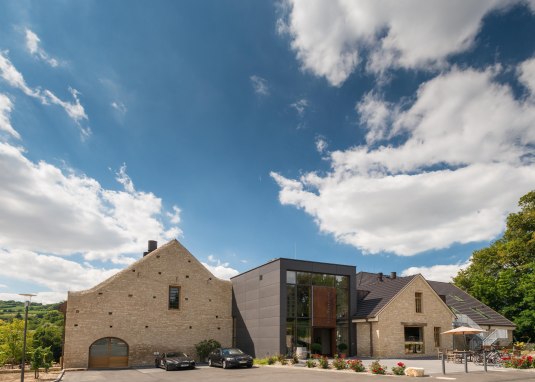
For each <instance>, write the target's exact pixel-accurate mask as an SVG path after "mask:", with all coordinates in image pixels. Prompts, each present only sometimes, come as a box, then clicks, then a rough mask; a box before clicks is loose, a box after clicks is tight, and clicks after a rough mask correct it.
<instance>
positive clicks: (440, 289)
mask: <svg viewBox="0 0 535 382" xmlns="http://www.w3.org/2000/svg"><path fill="white" fill-rule="evenodd" d="M428 283H429V285H431V288H433V289H434V290H435V292H437V294H438V295H441V296H446V304H447V305H448V306H449V307H450V309H451V310H452V311H453V312H454V313H455V314H464V315H467V316H468V317H470V319H472V320H473V321H474V322H475V323H476V324H478V325H480V326H481V325H483V326H486V325H491V326H511V327H515V324H514V323H512V322H511V321H509V320H508V319H507V318H505V317H504V316H502V315H501V314H500V313H498V312H495V311H494V310H492V309H491V308H489V307H488V306H487V305H485V304H483V303H482V302H481V301H479V300H478V299H476V298H475V297H472V296H470V295H469V294H468V293H466V292H465V291H463V290H462V289H459V288H458V287H456V286H455V285H453V284H451V283H444V282H440V281H428Z"/></svg>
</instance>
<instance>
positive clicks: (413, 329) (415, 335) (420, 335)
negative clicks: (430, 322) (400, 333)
mask: <svg viewBox="0 0 535 382" xmlns="http://www.w3.org/2000/svg"><path fill="white" fill-rule="evenodd" d="M423 353H425V351H424V328H423V327H421V326H405V354H423Z"/></svg>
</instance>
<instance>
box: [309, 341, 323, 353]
mask: <svg viewBox="0 0 535 382" xmlns="http://www.w3.org/2000/svg"><path fill="white" fill-rule="evenodd" d="M321 349H322V346H321V344H319V343H317V342H314V343H313V344H312V345H310V351H311V352H312V354H320V353H321Z"/></svg>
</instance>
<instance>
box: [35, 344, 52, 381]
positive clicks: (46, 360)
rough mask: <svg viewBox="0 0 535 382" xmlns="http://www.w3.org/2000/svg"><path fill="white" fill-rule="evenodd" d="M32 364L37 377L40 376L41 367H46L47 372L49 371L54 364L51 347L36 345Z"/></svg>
mask: <svg viewBox="0 0 535 382" xmlns="http://www.w3.org/2000/svg"><path fill="white" fill-rule="evenodd" d="M31 366H32V370H34V373H35V379H37V378H39V369H40V368H44V369H45V373H48V369H50V366H52V351H51V350H50V348H49V347H46V348H42V347H40V346H39V347H36V348H35V350H34V351H33V354H32V359H31Z"/></svg>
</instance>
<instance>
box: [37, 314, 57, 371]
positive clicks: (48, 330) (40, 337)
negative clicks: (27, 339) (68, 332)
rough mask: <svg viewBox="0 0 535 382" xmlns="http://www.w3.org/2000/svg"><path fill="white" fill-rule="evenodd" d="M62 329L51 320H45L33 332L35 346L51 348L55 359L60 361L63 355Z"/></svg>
mask: <svg viewBox="0 0 535 382" xmlns="http://www.w3.org/2000/svg"><path fill="white" fill-rule="evenodd" d="M61 332H62V329H61V328H59V327H57V326H56V325H54V324H51V323H50V322H45V323H43V324H41V326H39V327H38V328H37V329H36V330H35V332H34V334H33V346H34V347H35V348H37V347H39V346H40V347H42V348H50V350H51V351H52V355H53V357H54V360H56V361H59V357H61V343H62V335H61Z"/></svg>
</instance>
